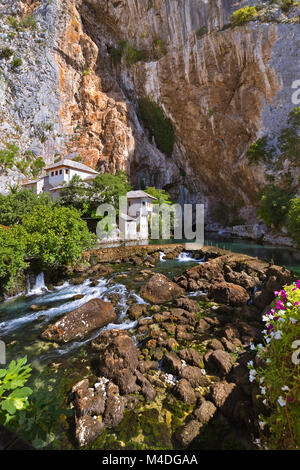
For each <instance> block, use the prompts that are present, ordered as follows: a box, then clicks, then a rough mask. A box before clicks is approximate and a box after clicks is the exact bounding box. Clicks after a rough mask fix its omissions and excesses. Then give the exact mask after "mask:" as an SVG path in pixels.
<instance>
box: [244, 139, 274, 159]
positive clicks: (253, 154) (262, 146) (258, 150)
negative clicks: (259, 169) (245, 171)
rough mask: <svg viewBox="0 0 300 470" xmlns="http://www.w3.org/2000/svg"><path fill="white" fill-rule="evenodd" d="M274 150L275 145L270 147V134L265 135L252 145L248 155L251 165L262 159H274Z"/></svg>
mask: <svg viewBox="0 0 300 470" xmlns="http://www.w3.org/2000/svg"><path fill="white" fill-rule="evenodd" d="M274 151H275V149H274V147H270V145H269V144H268V136H266V135H265V136H264V137H261V138H260V139H258V140H257V141H256V142H253V143H252V144H251V145H250V147H249V149H248V151H247V153H246V156H247V158H248V160H249V163H250V165H253V164H257V163H259V162H260V161H263V162H265V163H268V162H270V161H271V160H272V158H273V156H274Z"/></svg>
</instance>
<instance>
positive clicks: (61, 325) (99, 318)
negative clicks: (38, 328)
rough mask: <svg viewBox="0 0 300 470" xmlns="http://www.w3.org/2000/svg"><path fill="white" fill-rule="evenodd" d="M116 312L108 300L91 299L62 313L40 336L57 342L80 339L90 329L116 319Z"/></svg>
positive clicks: (100, 326)
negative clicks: (64, 313)
mask: <svg viewBox="0 0 300 470" xmlns="http://www.w3.org/2000/svg"><path fill="white" fill-rule="evenodd" d="M116 317H117V316H116V313H115V310H114V307H113V305H112V304H111V303H110V302H104V301H103V300H101V299H92V300H90V301H89V302H87V303H86V304H84V305H82V306H81V307H79V308H76V309H75V310H72V311H71V312H69V313H67V314H66V315H64V316H63V317H62V318H61V319H60V320H58V321H57V322H56V323H54V324H53V325H50V326H49V327H48V328H47V329H46V330H45V331H44V332H43V333H42V338H43V339H46V340H50V341H55V342H57V343H68V342H69V341H72V340H74V339H81V338H83V337H84V336H86V335H87V334H88V333H90V332H91V331H93V330H95V329H97V328H102V327H103V326H106V325H107V324H108V323H111V322H113V321H115V320H116Z"/></svg>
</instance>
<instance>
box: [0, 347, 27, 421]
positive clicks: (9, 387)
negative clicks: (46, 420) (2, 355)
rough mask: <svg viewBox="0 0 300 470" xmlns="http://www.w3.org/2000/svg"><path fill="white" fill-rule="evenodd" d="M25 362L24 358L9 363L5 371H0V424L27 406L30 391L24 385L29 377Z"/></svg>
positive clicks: (25, 358) (12, 417)
mask: <svg viewBox="0 0 300 470" xmlns="http://www.w3.org/2000/svg"><path fill="white" fill-rule="evenodd" d="M26 362H27V357H26V356H25V357H23V359H19V360H18V361H17V362H16V361H11V363H10V364H9V366H8V368H7V369H0V422H1V423H3V424H7V423H9V422H10V421H11V420H13V419H14V418H15V416H16V413H17V412H19V411H21V410H25V409H26V408H27V407H28V406H29V401H28V397H29V396H30V395H31V394H32V390H31V389H30V388H29V387H24V385H25V383H26V382H27V380H28V379H29V377H30V373H31V367H30V366H29V365H26Z"/></svg>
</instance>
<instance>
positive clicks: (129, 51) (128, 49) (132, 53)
mask: <svg viewBox="0 0 300 470" xmlns="http://www.w3.org/2000/svg"><path fill="white" fill-rule="evenodd" d="M110 54H111V57H112V59H113V61H114V62H115V63H117V62H120V61H121V59H122V57H123V58H124V60H125V62H126V63H127V64H128V65H132V64H135V63H136V62H139V61H141V60H145V59H146V56H145V54H144V52H143V51H140V50H138V49H136V48H135V47H134V46H132V45H131V44H129V43H128V42H127V41H120V42H119V47H118V48H116V47H112V48H111V49H110Z"/></svg>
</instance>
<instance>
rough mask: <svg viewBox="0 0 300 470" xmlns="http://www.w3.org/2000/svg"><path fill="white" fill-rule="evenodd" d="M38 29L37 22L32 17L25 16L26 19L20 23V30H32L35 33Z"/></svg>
mask: <svg viewBox="0 0 300 470" xmlns="http://www.w3.org/2000/svg"><path fill="white" fill-rule="evenodd" d="M36 27H37V23H36V20H35V19H34V17H33V16H31V15H27V16H24V18H22V19H21V21H20V22H19V28H21V29H31V30H32V31H34V30H35V29H36Z"/></svg>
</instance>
